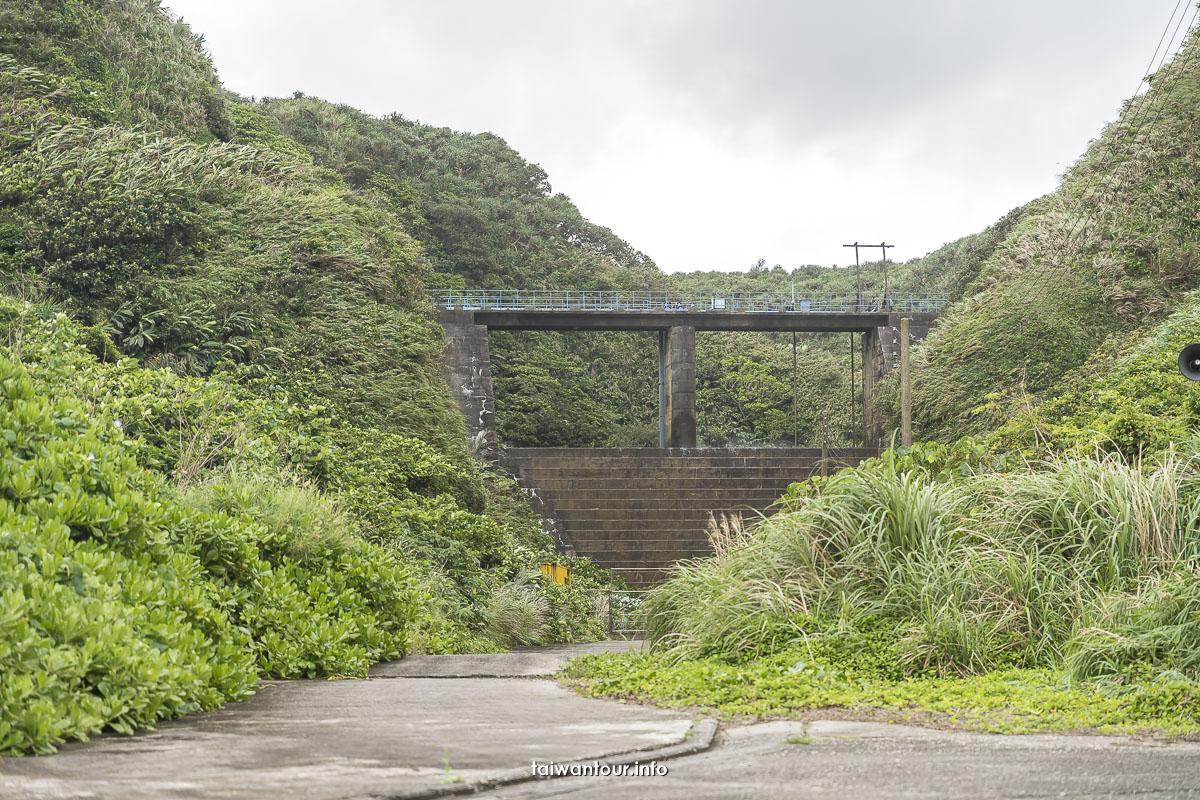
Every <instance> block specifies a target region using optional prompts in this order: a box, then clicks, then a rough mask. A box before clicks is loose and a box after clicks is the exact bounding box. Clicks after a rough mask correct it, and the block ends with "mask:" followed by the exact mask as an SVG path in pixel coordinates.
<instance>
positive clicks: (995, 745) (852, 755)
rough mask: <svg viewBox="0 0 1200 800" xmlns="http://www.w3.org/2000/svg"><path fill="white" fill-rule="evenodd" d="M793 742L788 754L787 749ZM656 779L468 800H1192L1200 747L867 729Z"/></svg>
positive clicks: (724, 757)
mask: <svg viewBox="0 0 1200 800" xmlns="http://www.w3.org/2000/svg"><path fill="white" fill-rule="evenodd" d="M789 739H791V740H792V741H793V742H796V743H788V740H789ZM666 766H667V768H668V770H669V771H668V774H667V775H666V776H665V777H640V778H632V777H626V778H558V779H553V780H542V781H539V782H536V783H525V784H520V785H516V786H510V787H508V788H507V789H502V790H499V791H495V792H485V793H483V794H480V795H477V796H478V797H481V798H483V797H487V798H497V799H499V798H505V800H516V799H517V798H523V799H526V800H532V798H547V797H563V798H570V799H571V800H601V798H603V800H641V798H655V800H659V799H660V798H661V800H671V799H672V798H677V799H678V800H696V799H697V798H713V799H714V800H716V799H717V798H720V799H721V800H726V798H755V800H758V799H759V798H774V797H788V798H791V797H796V798H839V799H841V798H946V799H947V800H951V799H953V800H958V798H1017V797H1019V798H1038V797H1047V798H1050V797H1054V798H1057V797H1069V798H1085V797H1086V798H1116V797H1132V798H1155V800H1159V799H1160V798H1177V797H1200V744H1195V743H1180V744H1170V745H1163V744H1153V743H1149V742H1136V741H1133V740H1130V739H1127V738H1118V737H1104V736H1050V735H1043V736H996V735H991V734H982V733H954V732H948V731H934V730H927V729H923V728H910V727H905V726H901V725H887V724H882V723H866V722H832V721H830V722H813V723H809V724H808V725H807V726H804V725H803V724H801V723H799V722H768V723H762V724H758V725H748V726H744V727H736V728H729V729H726V730H723V731H722V732H721V733H720V734H719V735H718V736H717V739H716V741H715V743H714V746H713V747H712V749H710V750H708V751H707V752H704V753H700V754H697V755H693V756H688V757H685V758H679V759H674V760H671V761H669V762H666Z"/></svg>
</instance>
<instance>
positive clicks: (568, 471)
mask: <svg viewBox="0 0 1200 800" xmlns="http://www.w3.org/2000/svg"><path fill="white" fill-rule="evenodd" d="M878 454H879V450H878V449H876V448H848V449H831V450H830V451H829V464H828V466H829V469H831V470H832V469H836V468H838V467H842V466H853V465H856V464H858V463H859V462H860V461H862V460H863V459H866V458H870V457H874V456H876V455H878ZM500 461H501V464H503V466H504V467H506V468H507V469H508V471H509V472H511V473H512V474H513V475H514V476H515V477H516V478H517V481H518V482H519V483H520V485H521V487H522V488H523V489H524V490H525V492H526V493H527V494H529V495H530V497H531V498H532V500H533V502H534V506H535V508H537V510H538V511H539V513H541V514H542V517H543V519H544V520H545V521H546V524H547V526H548V528H549V529H550V531H551V533H552V535H553V536H554V538H555V540H556V542H557V544H558V546H559V549H560V551H562V552H566V553H573V554H576V555H581V556H588V557H589V558H591V559H592V560H593V561H594V562H595V563H596V564H597V565H598V566H601V567H605V568H608V569H612V570H614V571H616V572H617V573H618V574H619V575H621V576H622V577H624V578H625V580H626V581H627V582H628V583H629V584H630V585H631V586H646V585H650V584H653V583H655V582H657V581H659V580H661V579H662V578H663V577H665V574H666V571H667V569H668V568H669V567H670V566H671V564H673V563H675V562H676V561H679V560H681V559H686V558H697V557H703V556H707V555H711V554H712V546H711V545H710V543H709V539H708V534H707V528H708V524H709V520H710V518H711V516H712V515H720V514H722V513H724V514H735V515H736V514H740V515H742V517H743V518H746V519H751V518H756V517H757V516H758V514H760V513H761V514H764V515H769V514H771V513H773V512H774V511H776V510H777V509H776V508H775V507H774V503H775V502H776V501H777V500H779V498H780V497H781V496H782V495H783V494H784V492H786V491H787V487H788V485H789V484H791V483H793V482H795V481H800V480H804V479H805V478H808V477H809V476H811V475H813V474H815V473H817V472H819V471H820V470H821V450H820V449H809V448H739V449H718V448H661V449H660V448H626V449H592V448H541V447H539V448H509V449H506V450H503V451H501V454H500Z"/></svg>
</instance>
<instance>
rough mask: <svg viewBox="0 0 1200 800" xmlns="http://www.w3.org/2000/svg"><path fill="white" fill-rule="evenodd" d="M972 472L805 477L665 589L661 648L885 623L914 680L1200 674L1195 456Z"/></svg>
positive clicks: (859, 631)
mask: <svg viewBox="0 0 1200 800" xmlns="http://www.w3.org/2000/svg"><path fill="white" fill-rule="evenodd" d="M918 452H919V451H918ZM959 467H960V468H964V467H965V469H959V468H953V469H948V470H947V469H944V468H943V464H942V462H940V461H938V460H937V459H935V458H929V459H924V458H920V457H918V458H916V459H915V460H914V459H912V457H911V454H910V455H908V456H903V457H901V458H899V459H898V458H896V457H895V454H894V453H892V452H890V451H889V453H887V454H885V457H884V458H883V459H880V460H876V461H872V462H868V463H866V464H864V465H863V466H861V467H859V468H857V469H850V470H843V471H841V472H839V473H837V474H836V475H834V476H832V477H830V478H828V479H825V480H821V481H816V482H815V483H814V484H812V485H811V486H810V487H808V488H807V489H803V488H801V487H796V488H795V490H794V491H793V492H792V494H791V498H790V499H789V500H788V501H787V505H788V506H789V507H790V508H791V509H792V510H785V511H784V512H782V513H779V514H777V515H775V516H773V517H771V518H769V519H767V520H765V521H764V522H762V523H761V524H760V525H759V526H758V527H757V528H755V529H754V530H753V531H752V532H751V533H750V534H748V535H745V536H744V537H743V538H742V539H741V540H740V541H738V542H736V543H735V546H719V547H718V554H717V556H715V557H714V558H711V559H707V560H702V561H695V562H691V563H685V564H682V565H680V566H679V567H678V568H677V569H676V571H675V573H674V575H673V576H672V577H671V579H670V580H668V581H667V583H666V584H664V585H663V586H662V587H660V588H659V589H658V590H657V591H656V592H655V593H654V594H653V595H652V596H651V599H650V601H649V606H650V609H651V627H652V633H653V637H654V639H655V642H656V646H657V647H659V648H669V649H671V650H672V651H673V652H674V653H675V654H676V655H677V656H686V655H699V656H705V655H719V656H722V657H725V658H732V659H744V658H747V657H750V656H754V655H761V654H769V653H771V652H775V651H777V650H781V649H785V648H788V647H794V646H802V645H804V644H806V643H807V644H809V645H811V644H812V643H813V642H829V641H831V640H836V639H843V638H845V637H847V636H849V637H851V639H852V638H853V637H854V636H861V635H863V634H864V633H866V632H871V636H872V637H873V639H874V646H873V647H872V649H873V650H876V651H879V650H882V651H883V652H885V653H888V654H890V655H889V659H890V660H891V661H892V663H894V664H897V665H899V666H900V667H901V668H902V669H903V670H904V671H905V672H907V673H910V674H925V673H933V674H979V673H984V672H987V671H989V670H994V669H1000V668H1004V667H1009V666H1022V667H1039V668H1041V667H1052V668H1064V667H1065V668H1067V669H1068V671H1069V673H1070V674H1071V675H1073V676H1074V677H1076V678H1097V677H1100V676H1108V677H1110V678H1112V677H1114V676H1115V677H1116V678H1119V679H1122V680H1131V679H1133V678H1134V677H1137V676H1140V675H1143V674H1145V673H1147V672H1149V673H1151V674H1165V673H1168V672H1170V673H1178V674H1180V675H1184V676H1187V677H1188V678H1189V679H1191V680H1197V679H1200V672H1198V671H1197V667H1198V664H1197V662H1196V660H1195V657H1194V648H1195V636H1194V628H1195V623H1196V622H1197V619H1198V618H1197V617H1196V616H1195V614H1196V609H1197V606H1196V603H1195V600H1194V598H1195V597H1196V595H1197V593H1198V592H1200V570H1198V568H1197V565H1198V564H1200V469H1198V463H1197V461H1196V459H1195V458H1194V457H1188V458H1184V457H1182V456H1179V455H1177V454H1174V453H1170V452H1169V453H1167V454H1166V455H1165V456H1163V457H1162V458H1161V459H1157V460H1153V461H1149V460H1148V461H1145V462H1127V461H1125V460H1123V459H1122V458H1121V457H1120V456H1114V455H1104V454H1100V455H1095V456H1092V457H1078V456H1076V457H1071V458H1059V459H1056V460H1053V461H1049V462H1043V463H1039V464H1030V465H1027V467H1026V468H1025V469H1022V470H1020V471H981V470H978V469H977V468H971V467H969V466H968V465H967V462H966V461H963V462H962V463H960V465H959ZM718 544H719V543H718ZM864 655H867V654H864Z"/></svg>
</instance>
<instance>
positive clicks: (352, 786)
mask: <svg viewBox="0 0 1200 800" xmlns="http://www.w3.org/2000/svg"><path fill="white" fill-rule="evenodd" d="M625 647H628V645H627V644H625V643H597V644H592V645H574V646H564V647H554V648H539V649H530V650H527V651H524V652H519V653H513V654H507V655H480V656H444V657H443V656H439V657H421V658H410V659H405V660H403V661H399V662H394V663H392V664H385V665H380V666H379V667H377V668H376V669H374V670H372V676H373V677H372V679H370V680H350V681H276V682H267V683H264V684H263V685H262V686H261V687H260V690H259V693H258V694H257V695H255V696H254V697H253V698H251V699H249V700H247V701H245V702H242V703H234V704H231V705H229V706H227V707H226V708H224V709H222V710H220V711H216V712H213V713H209V714H198V715H194V716H191V717H187V718H185V719H181V720H175V721H173V722H169V723H165V724H163V725H162V726H161V728H160V729H159V730H158V731H156V732H151V733H145V734H140V735H137V736H131V737H125V736H105V737H101V738H100V739H98V740H96V741H94V742H92V743H90V744H86V745H82V744H77V745H70V746H68V747H65V748H64V749H63V750H62V752H60V753H58V754H56V755H53V756H45V757H25V758H10V759H5V760H4V761H3V762H2V763H0V798H34V799H36V798H53V799H54V800H60V799H61V798H112V800H127V799H128V800H141V799H142V798H302V799H305V798H307V799H311V800H333V799H334V798H376V799H377V800H381V799H382V798H412V797H433V796H438V795H442V794H445V793H461V792H466V791H473V790H475V789H476V788H479V789H481V792H480V793H479V794H474V795H473V796H476V797H492V798H510V799H511V798H550V797H568V798H579V800H600V799H601V798H603V799H604V800H609V798H614V799H615V800H621V799H622V798H627V799H628V800H635V799H636V800H640V799H641V798H664V799H665V798H680V799H681V800H682V799H684V798H686V800H693V798H722V799H723V798H772V797H806V798H807V797H813V798H826V797H828V798H858V797H871V798H876V797H879V798H966V797H970V798H1010V797H1022V798H1036V797H1071V798H1079V797H1088V798H1111V797H1139V798H1140V797H1152V798H1156V800H1157V799H1158V798H1175V797H1198V798H1200V744H1195V743H1177V744H1169V745H1164V744H1161V743H1152V742H1139V741H1134V740H1131V739H1128V738H1124V737H1104V736H1050V735H1046V736H994V735H989V734H976V733H958V732H948V731H934V730H928V729H923V728H911V727H906V726H902V725H887V724H881V723H866V722H845V721H826V722H812V723H809V724H807V725H805V724H803V723H800V722H768V723H761V724H757V725H746V726H740V727H739V726H734V727H727V728H726V729H724V730H722V731H721V732H719V733H718V734H717V735H716V737H715V738H713V737H712V736H711V734H712V731H713V728H714V726H713V725H712V724H711V723H709V722H703V723H700V724H699V725H695V726H693V725H692V718H691V716H690V715H689V714H685V713H680V712H674V711H665V710H659V709H651V708H644V707H639V706H631V705H622V704H620V703H615V702H608V701H602V700H589V699H585V698H582V697H579V696H577V695H575V694H573V693H571V692H569V691H567V690H566V689H562V688H560V687H558V686H557V685H555V684H554V682H552V681H549V680H545V679H542V678H538V677H529V676H542V675H546V674H549V673H551V672H553V671H554V670H556V669H558V668H559V667H560V666H562V664H564V663H566V661H567V660H569V659H570V658H571V657H573V656H575V655H578V654H580V653H584V652H595V651H598V650H605V649H623V648H625ZM388 676H390V677H388ZM464 676H477V677H464ZM710 744H711V747H709V745H710ZM663 748H667V749H666V750H663ZM631 751H633V752H632V753H631ZM646 751H650V752H646ZM682 751H687V752H690V753H691V754H688V755H682V756H677V757H670V758H667V759H666V760H663V761H660V762H659V763H658V767H659V769H660V771H661V768H663V767H665V768H666V771H667V774H666V775H665V776H657V777H569V776H568V777H559V778H536V779H531V778H533V776H532V774H531V773H532V770H531V769H530V766H531V762H533V761H537V762H539V763H540V764H543V765H545V764H546V763H547V762H559V763H560V764H567V763H571V762H574V763H575V764H579V765H592V764H597V763H598V764H601V765H608V766H611V765H614V764H620V763H630V762H632V761H639V762H641V763H645V762H648V761H651V760H655V759H660V758H663V757H664V755H667V756H670V755H674V754H677V753H679V752H682ZM620 753H624V754H626V755H624V756H619V755H616V754H620ZM497 777H500V778H503V779H504V780H506V781H508V782H509V783H506V784H505V785H503V786H501V787H500V788H497V789H488V788H485V787H488V786H493V785H496V784H495V783H494V782H493V781H494V780H495V779H496V778H497ZM512 781H523V782H520V783H512Z"/></svg>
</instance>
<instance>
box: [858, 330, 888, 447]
mask: <svg viewBox="0 0 1200 800" xmlns="http://www.w3.org/2000/svg"><path fill="white" fill-rule="evenodd" d="M882 350H883V348H882V346H881V343H880V341H879V329H878V328H871V329H870V330H869V331H867V332H865V333H864V334H863V335H862V403H863V416H862V419H863V447H878V446H879V445H880V439H882V438H883V431H882V427H883V425H882V419H881V417H880V414H879V411H878V409H876V408H875V378H876V375H877V374H878V373H879V372H880V365H881V364H882V359H883V352H882Z"/></svg>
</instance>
